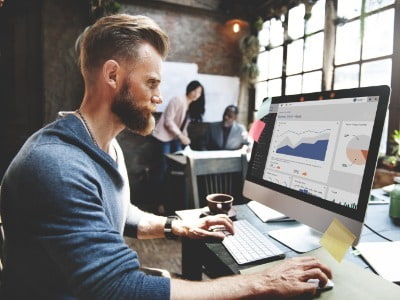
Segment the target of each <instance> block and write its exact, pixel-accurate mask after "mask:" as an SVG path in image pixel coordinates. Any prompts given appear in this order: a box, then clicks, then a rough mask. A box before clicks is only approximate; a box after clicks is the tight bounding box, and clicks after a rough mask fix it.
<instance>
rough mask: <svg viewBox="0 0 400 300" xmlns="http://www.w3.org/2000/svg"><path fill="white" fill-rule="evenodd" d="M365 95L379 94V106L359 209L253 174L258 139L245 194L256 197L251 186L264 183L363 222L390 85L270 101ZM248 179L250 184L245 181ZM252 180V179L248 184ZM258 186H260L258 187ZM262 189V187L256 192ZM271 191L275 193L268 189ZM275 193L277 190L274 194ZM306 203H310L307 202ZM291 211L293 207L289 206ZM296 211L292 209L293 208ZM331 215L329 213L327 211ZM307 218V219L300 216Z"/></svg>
mask: <svg viewBox="0 0 400 300" xmlns="http://www.w3.org/2000/svg"><path fill="white" fill-rule="evenodd" d="M365 96H371V97H374V96H378V97H379V100H378V105H377V110H376V113H375V120H374V126H373V130H372V134H371V142H370V147H369V150H368V156H367V160H366V164H365V170H364V175H363V179H362V183H361V187H360V194H359V199H358V204H357V209H354V208H349V207H346V206H343V205H340V204H336V203H333V202H330V201H327V200H325V199H321V198H319V197H316V196H312V195H308V194H304V193H302V192H299V191H295V190H292V189H290V188H286V187H284V186H281V185H278V184H275V183H272V182H269V181H265V180H263V179H262V178H256V177H254V176H252V175H251V172H250V170H251V168H252V165H253V162H254V156H255V153H256V152H257V147H258V143H257V142H254V145H253V150H252V155H251V158H250V161H249V166H248V172H247V175H246V180H245V186H244V189H243V194H244V196H245V197H247V198H249V199H252V197H253V198H254V197H255V198H257V197H258V195H257V196H255V195H254V193H252V192H251V191H249V189H250V188H255V186H254V184H255V185H260V186H261V187H263V188H265V189H271V190H272V191H274V192H278V193H281V194H284V195H287V196H289V198H295V199H296V200H298V201H301V202H304V203H307V204H309V205H312V206H316V207H317V208H318V209H323V210H326V211H328V212H330V213H332V215H336V216H343V217H345V218H346V219H351V220H354V221H356V222H363V221H364V218H365V213H366V209H367V206H368V199H369V194H370V190H371V186H372V182H373V178H374V173H375V168H376V162H377V158H378V152H379V145H380V140H381V137H382V129H383V126H384V122H385V117H386V112H387V107H388V103H389V96H390V88H389V87H388V86H385V85H383V86H373V87H362V88H353V89H343V90H331V91H322V92H315V93H307V94H297V95H288V96H280V97H273V98H272V101H271V103H272V104H279V103H289V102H306V101H315V100H321V101H323V100H322V99H332V100H333V99H342V98H353V97H365ZM265 100H266V99H264V101H265ZM246 182H247V184H246ZM249 183H251V184H250V185H249ZM257 190H259V189H258V188H257ZM257 193H259V191H258V192H257ZM269 194H270V195H274V194H275V193H269ZM275 195H276V194H275ZM252 200H256V201H259V202H264V203H265V202H269V203H268V204H269V206H274V203H271V202H270V201H267V200H266V201H263V200H261V201H260V200H259V199H252ZM305 207H308V206H307V205H306V206H305ZM272 208H275V209H277V210H279V211H281V212H282V213H284V214H287V215H289V216H290V217H293V218H295V219H297V218H296V216H295V215H290V214H289V213H288V210H286V209H285V206H283V208H282V205H276V206H275V207H272ZM289 211H291V210H290V209H289ZM291 213H293V211H291ZM328 215H330V214H328ZM301 221H304V220H301Z"/></svg>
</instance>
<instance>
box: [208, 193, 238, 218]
mask: <svg viewBox="0 0 400 300" xmlns="http://www.w3.org/2000/svg"><path fill="white" fill-rule="evenodd" d="M206 199H207V206H208V209H209V210H210V213H212V214H228V212H229V211H230V210H231V208H232V203H233V197H232V196H231V195H228V194H210V195H207V197H206Z"/></svg>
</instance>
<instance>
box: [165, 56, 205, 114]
mask: <svg viewBox="0 0 400 300" xmlns="http://www.w3.org/2000/svg"><path fill="white" fill-rule="evenodd" d="M197 70H198V66H197V64H194V63H182V62H170V61H164V62H163V64H162V71H161V76H162V80H161V84H160V90H161V96H162V97H163V103H162V104H160V105H157V111H158V112H163V111H164V110H165V108H166V107H167V104H168V102H169V100H171V99H172V98H173V97H176V96H183V95H185V94H186V86H187V85H188V84H189V82H191V81H192V80H196V79H197V74H198V73H197Z"/></svg>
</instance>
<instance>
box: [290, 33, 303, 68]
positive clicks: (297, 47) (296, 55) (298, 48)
mask: <svg viewBox="0 0 400 300" xmlns="http://www.w3.org/2000/svg"><path fill="white" fill-rule="evenodd" d="M303 48H304V40H303V39H301V40H297V41H295V42H293V43H290V44H289V45H288V53H287V61H286V74H287V75H293V74H296V73H301V71H302V70H303Z"/></svg>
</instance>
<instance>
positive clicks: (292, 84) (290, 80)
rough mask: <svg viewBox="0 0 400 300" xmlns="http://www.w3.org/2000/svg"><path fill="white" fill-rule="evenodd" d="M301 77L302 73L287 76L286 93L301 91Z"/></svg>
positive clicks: (298, 92)
mask: <svg viewBox="0 0 400 300" xmlns="http://www.w3.org/2000/svg"><path fill="white" fill-rule="evenodd" d="M301 77H302V75H296V76H290V77H286V91H285V94H286V95H294V94H300V93H301Z"/></svg>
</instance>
